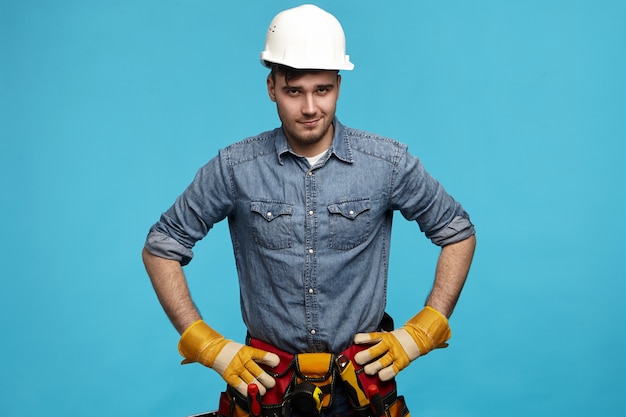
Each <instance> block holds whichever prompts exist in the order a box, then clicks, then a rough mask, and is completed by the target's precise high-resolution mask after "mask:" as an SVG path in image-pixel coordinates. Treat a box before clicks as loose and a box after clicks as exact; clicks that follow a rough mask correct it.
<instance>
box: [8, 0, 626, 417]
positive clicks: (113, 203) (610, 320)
mask: <svg viewBox="0 0 626 417" xmlns="http://www.w3.org/2000/svg"><path fill="white" fill-rule="evenodd" d="M297 4H299V3H297V2H293V1H270V0H248V1H230V2H217V1H208V0H178V1H162V0H151V1H148V0H128V1H106V2H105V1H91V0H90V1H85V0H75V1H71V0H57V1H34V0H24V1H8V0H2V1H0V138H1V151H0V170H1V171H0V181H1V187H2V188H1V193H0V203H1V207H2V216H0V230H1V231H2V240H1V242H2V243H1V245H2V247H1V251H0V256H1V260H2V266H1V268H2V272H1V276H2V281H1V283H2V285H1V289H0V309H1V310H0V335H1V342H0V384H1V385H0V415H2V416H7V417H9V416H11V417H13V416H34V415H47V416H84V415H91V416H185V415H188V414H192V413H196V412H201V411H206V410H211V409H214V408H216V406H217V398H218V393H219V391H220V390H221V389H222V388H223V383H222V381H221V379H220V378H219V376H217V374H215V373H214V372H212V371H209V370H206V369H204V368H203V367H201V366H199V365H189V366H185V367H181V366H180V365H179V361H180V357H179V355H178V352H177V350H176V344H177V341H178V335H177V334H176V332H175V331H174V329H173V327H172V326H171V325H170V324H169V322H168V321H167V319H166V317H165V315H164V313H163V312H162V310H161V308H160V306H159V305H158V302H157V300H156V297H155V296H154V293H153V292H152V289H151V286H150V283H149V280H148V278H147V276H146V274H145V272H144V270H143V265H142V264H141V261H140V251H141V248H142V245H143V240H144V238H145V235H146V233H147V230H148V228H149V227H150V225H151V224H152V223H153V222H154V221H156V219H157V218H158V216H159V215H160V213H161V211H163V210H165V209H166V208H167V207H168V206H169V205H170V204H171V203H172V202H173V200H174V198H175V197H176V196H177V195H178V194H179V193H180V192H181V191H182V189H183V188H184V187H185V186H186V185H187V184H188V183H189V182H190V181H191V179H192V177H193V175H194V173H195V171H196V170H197V168H198V167H200V166H201V165H202V164H204V163H205V162H206V161H207V160H208V159H209V158H211V157H212V156H214V155H215V154H216V152H217V150H218V149H219V148H220V147H223V146H226V145H227V144H229V143H231V142H234V141H236V140H239V139H242V138H243V137H246V136H249V135H253V134H256V133H258V132H261V131H263V130H267V129H270V128H273V127H275V126H277V125H278V118H277V117H276V114H275V108H274V105H273V103H271V102H270V101H269V99H268V98H267V95H266V90H265V81H264V78H265V75H266V70H265V69H263V68H262V67H261V66H260V65H259V62H258V56H259V52H260V51H261V49H262V47H263V40H264V33H265V29H266V27H267V25H268V24H269V21H270V20H271V18H272V17H273V16H274V14H275V13H277V12H278V11H280V10H282V9H284V8H287V7H290V6H294V5H297ZM318 4H319V5H320V6H322V7H324V8H326V9H328V10H329V11H331V12H333V13H334V14H335V15H336V16H337V17H338V18H339V19H340V21H341V22H342V23H343V26H344V29H345V32H346V35H347V38H348V53H349V54H350V55H351V57H352V60H353V62H354V63H355V64H356V68H355V70H354V71H352V72H345V73H344V74H343V75H344V77H343V84H342V92H341V93H342V94H341V98H340V101H339V108H338V115H339V117H340V119H341V121H342V122H343V123H345V124H347V125H349V126H353V127H358V128H362V129H365V130H370V131H373V132H376V133H380V134H383V135H386V136H391V137H394V138H396V139H398V140H401V141H403V142H406V143H408V144H409V145H410V149H411V151H412V152H413V153H414V154H416V155H418V156H419V157H420V158H421V159H422V160H423V162H424V164H425V165H426V167H427V169H429V170H430V171H431V173H432V174H434V175H435V176H436V177H437V178H438V179H440V180H441V181H442V182H443V183H444V185H445V186H446V188H447V189H448V191H449V192H450V193H451V194H453V195H454V196H455V197H456V198H457V199H459V200H460V201H461V202H462V203H463V204H464V206H465V207H466V209H467V210H468V211H469V212H470V214H471V216H472V220H473V221H474V223H475V224H476V226H477V230H478V237H479V239H478V248H477V253H476V257H475V262H474V265H473V267H472V271H471V273H470V278H469V281H468V284H467V286H466V289H465V291H464V293H463V295H462V298H461V300H460V302H459V305H458V307H457V310H456V311H455V314H454V315H453V317H452V320H451V326H452V329H453V332H454V336H453V339H452V340H451V345H450V347H449V348H448V349H447V350H439V351H436V352H433V353H432V354H430V355H429V356H427V357H425V358H421V359H419V360H418V361H416V362H415V363H413V364H412V365H411V366H410V367H409V368H408V369H406V370H405V371H404V372H403V373H401V374H400V376H399V380H400V390H401V393H403V394H405V395H407V397H408V402H409V406H410V408H411V409H412V413H413V415H415V416H423V417H426V416H428V417H431V416H447V417H452V416H481V417H485V416H619V415H624V395H625V387H624V373H625V372H624V371H625V368H624V330H625V320H624V318H625V309H624V296H625V288H624V272H625V271H624V267H625V261H624V249H625V248H624V234H625V233H624V232H625V227H624V214H625V210H624V209H625V208H624V200H625V199H624V177H625V171H624V157H625V150H624V138H625V134H624V133H625V114H626V113H625V81H626V5H625V3H624V2H623V1H608V0H604V1H603V0H599V1H579V0H567V1H565V0H562V1H559V0H552V1H550V0H548V1H545V0H542V1H539V0H529V1H496V0H491V1H489V0H476V1H471V2H470V1H463V0H447V1H437V2H435V1H414V2H409V1H404V2H400V1H396V2H385V3H384V5H383V3H382V2H380V1H364V0H360V1H348V0H346V1H320V2H319V3H318ZM436 256H437V249H436V248H435V247H433V246H432V245H431V244H430V243H429V242H428V241H426V239H425V238H424V237H423V236H422V235H421V234H419V233H418V229H417V227H416V226H415V225H414V224H409V223H407V222H405V221H403V220H402V219H401V217H400V216H399V217H398V219H397V221H396V224H395V229H394V236H393V246H392V255H391V257H392V259H391V264H392V265H391V280H390V288H389V291H390V292H389V306H388V310H389V312H390V313H391V314H392V315H393V316H394V317H395V319H396V322H397V323H403V322H404V321H405V320H406V319H408V318H409V317H410V316H412V315H413V314H414V313H415V312H417V311H418V310H419V309H420V307H421V305H422V303H423V301H424V298H425V296H426V293H427V291H428V288H429V286H430V282H431V279H432V276H433V273H434V263H435V260H436ZM186 272H187V274H188V276H189V281H190V286H191V289H192V292H193V294H194V295H195V300H196V302H197V304H198V305H199V307H200V309H201V310H202V312H203V314H204V316H205V318H206V319H207V321H208V322H209V323H211V324H212V325H213V326H214V327H215V328H217V329H218V330H220V331H221V332H223V333H225V334H226V335H227V336H228V337H230V338H235V339H238V340H242V339H243V336H244V329H243V325H242V323H241V318H240V316H239V307H238V302H239V298H238V291H237V286H236V279H235V268H234V264H233V256H232V250H231V247H230V243H229V241H228V234H227V227H226V224H225V223H224V224H220V225H218V227H216V229H215V230H214V231H213V232H212V233H211V234H210V235H209V236H208V237H207V239H205V240H204V241H202V242H201V243H200V244H199V245H198V246H197V248H196V259H195V260H194V261H193V262H192V263H191V264H190V265H189V266H188V267H187V268H186Z"/></svg>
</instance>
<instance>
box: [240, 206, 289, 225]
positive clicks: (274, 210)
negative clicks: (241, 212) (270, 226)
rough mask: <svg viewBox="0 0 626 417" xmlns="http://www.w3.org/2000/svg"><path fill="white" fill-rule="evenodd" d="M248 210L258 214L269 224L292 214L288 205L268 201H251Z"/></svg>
mask: <svg viewBox="0 0 626 417" xmlns="http://www.w3.org/2000/svg"><path fill="white" fill-rule="evenodd" d="M250 210H252V211H254V212H255V213H258V214H260V215H261V216H262V217H263V218H264V219H265V220H267V221H268V222H271V221H272V220H274V219H276V218H278V217H280V216H283V215H285V214H286V215H290V214H292V213H293V206H292V205H290V204H284V203H278V202H270V201H267V202H266V201H252V202H251V203H250Z"/></svg>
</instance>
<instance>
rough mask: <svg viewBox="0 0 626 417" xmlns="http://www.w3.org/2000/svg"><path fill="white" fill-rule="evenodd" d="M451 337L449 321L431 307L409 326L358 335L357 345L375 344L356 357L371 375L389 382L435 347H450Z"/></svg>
mask: <svg viewBox="0 0 626 417" xmlns="http://www.w3.org/2000/svg"><path fill="white" fill-rule="evenodd" d="M450 336H452V333H451V332H450V327H449V326H448V319H446V317H445V316H444V315H443V314H441V313H440V312H438V311H437V310H435V309H434V308H432V307H430V306H426V307H425V308H424V309H423V310H422V311H420V312H419V313H417V315H415V317H413V318H412V319H411V320H409V321H407V322H406V324H405V325H404V326H403V327H401V328H399V329H397V330H394V331H391V332H388V333H387V332H374V333H358V334H357V335H355V336H354V343H356V344H374V343H375V345H374V346H372V347H371V348H369V349H366V350H363V351H361V352H359V353H357V354H356V355H354V360H355V361H356V363H358V364H359V365H365V364H367V365H366V366H365V367H364V370H365V373H366V374H368V375H375V374H376V373H378V377H379V378H380V379H381V381H388V380H390V379H392V378H393V377H395V376H396V375H398V372H400V371H401V370H403V369H404V368H406V367H407V366H408V365H409V363H411V361H413V360H415V359H417V358H418V357H419V356H423V355H425V354H427V353H428V352H430V351H431V350H433V349H436V348H442V347H446V346H448V345H447V344H446V343H445V342H446V340H448V339H449V338H450Z"/></svg>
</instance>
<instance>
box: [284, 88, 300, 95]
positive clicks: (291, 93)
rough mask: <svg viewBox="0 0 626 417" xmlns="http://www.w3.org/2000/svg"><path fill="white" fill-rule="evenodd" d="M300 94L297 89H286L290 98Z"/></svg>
mask: <svg viewBox="0 0 626 417" xmlns="http://www.w3.org/2000/svg"><path fill="white" fill-rule="evenodd" d="M299 93H300V90H298V89H297V88H288V89H287V94H288V95H290V96H297V95H298V94H299Z"/></svg>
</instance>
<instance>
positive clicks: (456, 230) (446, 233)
mask: <svg viewBox="0 0 626 417" xmlns="http://www.w3.org/2000/svg"><path fill="white" fill-rule="evenodd" d="M475 233H476V231H475V230H474V225H473V224H472V222H470V220H469V219H468V218H466V217H461V216H456V217H455V218H454V219H452V221H451V222H450V223H449V224H448V225H447V226H446V227H444V228H443V229H442V230H440V231H439V232H437V233H436V234H435V235H433V236H431V237H430V240H431V241H432V242H433V243H434V244H435V245H438V246H446V245H450V244H452V243H456V242H460V241H462V240H465V239H467V238H468V237H470V236H472V235H473V234H475Z"/></svg>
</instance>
